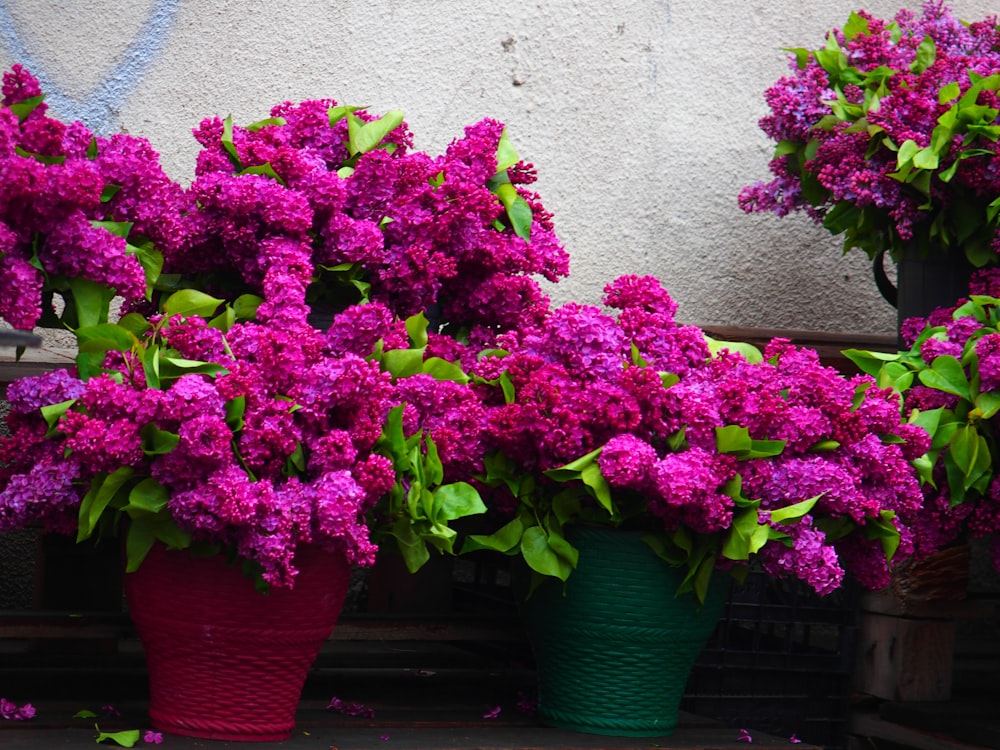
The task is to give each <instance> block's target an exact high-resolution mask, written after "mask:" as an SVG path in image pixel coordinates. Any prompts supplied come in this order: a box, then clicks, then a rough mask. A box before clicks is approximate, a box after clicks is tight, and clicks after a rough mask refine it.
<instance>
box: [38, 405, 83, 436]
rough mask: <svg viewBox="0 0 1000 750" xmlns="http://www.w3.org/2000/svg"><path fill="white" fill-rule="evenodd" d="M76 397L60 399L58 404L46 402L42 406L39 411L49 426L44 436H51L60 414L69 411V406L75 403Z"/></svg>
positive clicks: (60, 417) (60, 416)
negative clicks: (46, 403) (65, 399)
mask: <svg viewBox="0 0 1000 750" xmlns="http://www.w3.org/2000/svg"><path fill="white" fill-rule="evenodd" d="M76 401H77V399H75V398H71V399H69V400H68V401H60V402H59V403H58V404H48V405H47V406H43V407H42V408H41V409H40V410H39V411H41V413H42V418H43V419H44V420H45V424H47V425H48V426H49V430H48V432H47V433H46V434H45V437H51V436H52V435H53V434H55V432H56V428H57V427H58V426H59V420H60V419H62V416H63V415H64V414H65V413H66V412H67V411H69V409H70V407H71V406H73V404H75V403H76Z"/></svg>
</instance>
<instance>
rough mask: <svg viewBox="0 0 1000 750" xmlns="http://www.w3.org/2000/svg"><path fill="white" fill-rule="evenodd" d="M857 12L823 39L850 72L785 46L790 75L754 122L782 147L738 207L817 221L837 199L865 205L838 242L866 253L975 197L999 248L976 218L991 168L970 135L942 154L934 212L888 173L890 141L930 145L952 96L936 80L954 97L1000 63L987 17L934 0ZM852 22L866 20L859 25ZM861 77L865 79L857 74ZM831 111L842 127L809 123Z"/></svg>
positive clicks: (892, 161) (988, 190)
mask: <svg viewBox="0 0 1000 750" xmlns="http://www.w3.org/2000/svg"><path fill="white" fill-rule="evenodd" d="M856 19H858V20H859V21H860V24H859V23H855V27H856V28H855V29H854V30H853V32H852V33H851V34H850V35H848V34H847V33H845V32H844V31H841V30H839V29H835V30H834V31H833V35H832V38H833V39H834V41H836V42H837V44H839V46H840V48H841V50H842V52H843V56H844V57H845V58H846V61H847V64H848V66H851V68H853V69H854V70H851V69H850V68H849V69H848V70H849V72H852V73H853V74H854V75H853V78H852V79H850V80H844V79H846V78H847V77H846V76H841V75H839V74H838V71H828V70H827V69H825V68H824V66H823V65H821V64H820V62H819V60H818V59H817V57H818V56H817V55H815V54H810V55H809V56H808V58H807V59H805V60H804V61H803V62H802V63H801V64H800V63H799V60H798V57H797V56H796V55H794V54H793V55H790V57H789V67H790V73H789V74H788V75H786V76H783V77H782V78H780V79H779V80H778V81H777V82H776V83H775V84H774V85H773V86H772V87H771V88H769V89H768V90H767V92H766V93H765V99H766V101H767V104H768V106H769V108H770V113H769V114H768V115H767V116H765V117H764V118H762V119H761V121H760V127H761V128H762V130H763V131H764V132H765V133H766V134H767V135H768V136H769V137H770V138H771V139H773V140H774V141H775V142H776V143H781V144H782V148H781V149H780V153H778V154H776V155H775V157H774V158H773V159H772V161H771V162H770V165H769V166H770V171H771V173H772V175H773V179H772V180H771V181H770V182H767V183H764V182H758V183H756V184H753V185H750V186H747V187H745V188H744V189H743V190H742V191H741V193H740V196H739V204H740V206H741V207H742V208H743V209H744V210H745V211H748V212H750V211H767V212H771V213H775V214H776V215H778V216H784V215H786V214H788V213H789V212H791V211H796V210H804V211H806V212H807V213H808V214H809V215H810V216H811V217H812V218H813V219H814V220H815V221H816V222H817V223H821V222H822V221H823V220H824V217H825V216H826V214H827V213H828V211H829V210H830V209H831V208H833V207H834V206H843V205H848V206H851V207H853V208H857V209H862V210H864V211H865V215H864V223H865V225H866V227H868V229H866V230H865V232H864V233H860V232H859V233H857V234H856V235H853V236H848V240H847V241H848V242H849V243H851V244H853V245H855V246H861V247H864V248H865V249H866V250H868V251H869V252H870V253H874V252H875V248H877V247H882V248H886V247H890V246H891V247H892V248H893V249H894V250H895V249H898V248H899V247H900V246H901V245H902V243H904V242H906V241H908V240H909V239H911V238H913V237H914V236H915V233H916V232H917V231H922V230H923V228H925V227H926V226H927V224H928V223H929V222H930V221H931V219H932V218H934V217H935V216H938V215H946V213H947V211H948V208H949V207H950V205H951V204H953V203H957V202H963V203H965V204H973V203H976V204H978V205H980V206H982V208H983V216H984V219H983V222H982V224H983V230H984V231H983V232H981V233H980V236H981V237H983V238H984V239H986V240H991V241H992V242H993V245H994V247H998V246H1000V245H998V244H997V238H996V233H995V231H994V230H995V222H993V221H988V220H987V219H986V217H985V205H986V203H988V202H989V200H990V196H993V195H995V194H996V186H997V179H998V177H1000V171H998V170H997V168H996V162H995V159H994V158H993V157H992V155H991V153H992V152H991V151H990V150H989V149H985V150H984V149H983V145H982V142H981V141H980V140H979V139H978V138H976V137H974V136H975V133H970V134H969V137H964V134H963V133H960V134H959V135H958V136H956V139H955V143H954V145H953V146H952V148H951V149H950V150H946V151H945V152H944V153H943V154H942V155H941V159H940V165H939V169H940V170H942V171H943V170H946V169H949V168H951V167H952V166H957V165H961V166H958V168H957V170H956V171H955V172H954V174H953V175H952V177H951V179H950V181H949V182H948V183H947V185H945V184H944V183H943V182H938V181H933V180H932V183H933V184H932V186H931V190H930V201H929V202H930V204H932V208H933V210H927V204H928V197H927V196H926V195H923V194H921V193H920V192H919V191H918V190H916V189H913V188H912V187H911V186H910V185H909V184H905V183H904V182H902V181H900V180H898V179H896V173H897V153H898V149H899V147H900V146H901V145H902V144H904V143H905V142H907V141H912V142H913V143H915V144H916V145H917V146H918V147H926V146H928V145H929V144H930V139H931V136H932V133H933V132H934V130H935V128H936V127H937V125H938V122H939V118H940V117H941V116H942V115H943V114H944V112H945V111H946V110H948V108H949V107H950V106H951V105H952V103H953V101H954V99H952V98H946V99H947V100H942V98H941V97H940V96H939V94H940V92H941V90H942V89H943V87H945V86H946V85H949V84H957V86H958V88H959V91H958V96H961V95H962V94H964V93H965V92H966V91H967V90H968V89H969V88H970V86H971V85H972V81H973V80H974V79H973V78H972V77H971V76H973V75H979V76H988V75H990V74H991V73H992V72H993V71H995V70H996V68H997V65H998V64H1000V52H998V49H1000V47H998V45H997V39H998V31H997V29H996V25H995V22H993V21H992V19H988V20H987V21H985V22H980V23H973V24H968V25H966V24H963V23H961V22H960V21H959V20H958V19H956V18H955V17H954V16H953V15H952V14H951V10H950V9H949V8H947V7H945V6H944V5H942V4H941V3H940V2H936V1H934V0H931V1H928V2H925V3H924V5H923V13H922V15H921V16H919V17H917V16H914V14H913V13H911V12H910V11H908V10H905V9H904V10H901V11H899V13H897V15H896V17H895V19H894V22H892V23H889V22H887V21H884V20H882V19H878V18H875V17H873V16H872V15H870V14H869V13H866V12H864V11H860V12H859V13H858V14H857V15H856ZM861 25H863V27H864V28H861V29H860V30H858V28H857V26H861ZM925 41H927V42H933V44H934V47H933V49H934V52H935V54H934V59H933V62H932V64H930V65H922V64H920V61H919V60H918V49H920V45H921V43H923V42H925ZM827 67H829V66H827ZM887 71H891V75H886V72H887ZM862 77H865V78H866V80H864V81H862V82H858V79H859V78H862ZM832 78H834V79H835V78H840V79H841V80H831V79H832ZM862 87H863V88H862ZM835 89H836V92H835ZM835 94H836V95H835ZM872 95H876V96H877V99H876V98H873V96H872ZM958 96H956V97H954V98H955V99H957V98H958ZM994 99H995V94H994V93H993V92H983V93H982V94H980V99H979V103H980V104H982V105H983V106H986V107H991V106H993V100H994ZM838 101H841V102H843V104H848V103H849V104H852V105H855V108H856V109H857V111H858V113H859V114H857V115H854V114H850V113H849V114H847V115H844V109H843V104H841V105H838V104H836V103H837V102H838ZM876 102H877V106H876ZM838 107H840V108H839V109H838ZM835 113H839V114H838V118H839V120H840V121H841V124H840V125H838V126H834V127H820V126H818V124H819V123H820V122H822V121H823V120H824V118H828V117H830V116H831V115H833V114H835ZM855 121H860V122H867V124H868V125H869V127H872V126H874V127H875V128H876V129H877V130H876V131H873V132H874V133H875V134H874V135H871V134H869V133H868V132H866V131H864V130H863V129H859V128H856V127H847V126H848V125H851V124H852V123H854V122H855ZM807 144H809V145H807ZM986 145H987V146H988V145H989V144H988V143H987V144H986ZM790 151H791V152H792V153H790ZM960 157H961V158H960ZM807 178H808V179H811V181H812V190H810V191H809V193H808V199H807V198H806V196H805V195H804V194H803V190H802V184H803V182H804V181H807ZM964 239H965V238H964V237H963V241H964Z"/></svg>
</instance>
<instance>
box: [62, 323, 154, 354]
mask: <svg viewBox="0 0 1000 750" xmlns="http://www.w3.org/2000/svg"><path fill="white" fill-rule="evenodd" d="M76 341H77V348H78V349H79V351H81V352H128V351H132V347H133V346H135V345H137V344H138V343H139V341H138V339H136V337H135V335H133V334H132V332H131V331H129V330H128V329H127V328H125V327H124V326H120V325H116V324H115V323H100V324H98V325H93V326H84V327H81V328H77V329H76Z"/></svg>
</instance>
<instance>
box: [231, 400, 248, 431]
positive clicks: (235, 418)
mask: <svg viewBox="0 0 1000 750" xmlns="http://www.w3.org/2000/svg"><path fill="white" fill-rule="evenodd" d="M246 408H247V397H246V396H236V397H235V398H231V399H229V400H228V401H227V402H226V424H227V425H229V429H231V430H232V431H233V432H238V431H239V430H241V429H242V428H243V414H244V413H245V412H246Z"/></svg>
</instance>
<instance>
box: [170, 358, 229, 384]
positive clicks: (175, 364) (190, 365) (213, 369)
mask: <svg viewBox="0 0 1000 750" xmlns="http://www.w3.org/2000/svg"><path fill="white" fill-rule="evenodd" d="M159 368H160V370H159V371H160V379H161V380H174V379H176V378H179V377H181V376H183V375H215V374H216V373H219V372H223V371H225V369H226V368H225V367H223V366H222V365H220V364H218V363H216V362H201V361H199V360H196V359H181V358H180V357H164V356H161V357H160V365H159Z"/></svg>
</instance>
